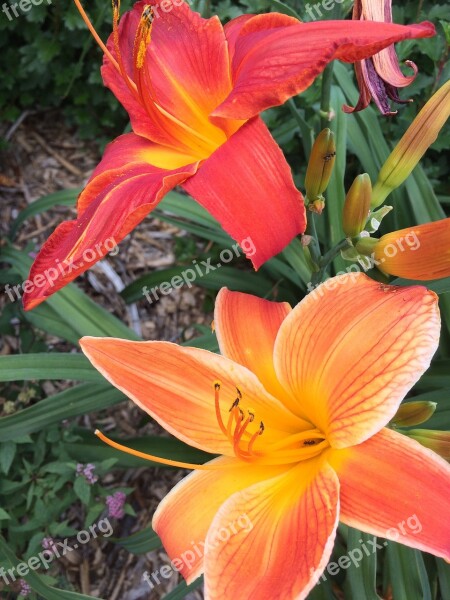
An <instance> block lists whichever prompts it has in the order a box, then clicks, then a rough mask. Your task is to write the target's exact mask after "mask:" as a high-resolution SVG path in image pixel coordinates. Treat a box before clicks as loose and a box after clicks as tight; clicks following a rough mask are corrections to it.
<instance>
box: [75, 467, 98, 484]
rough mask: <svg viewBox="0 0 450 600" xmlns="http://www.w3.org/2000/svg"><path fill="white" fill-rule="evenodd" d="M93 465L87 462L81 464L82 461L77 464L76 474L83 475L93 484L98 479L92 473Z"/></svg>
mask: <svg viewBox="0 0 450 600" xmlns="http://www.w3.org/2000/svg"><path fill="white" fill-rule="evenodd" d="M94 470H95V465H93V464H92V463H88V464H87V465H83V464H82V463H78V464H77V475H83V476H84V478H85V479H86V481H87V482H88V483H90V484H91V485H93V484H94V483H96V482H97V481H98V477H97V475H94Z"/></svg>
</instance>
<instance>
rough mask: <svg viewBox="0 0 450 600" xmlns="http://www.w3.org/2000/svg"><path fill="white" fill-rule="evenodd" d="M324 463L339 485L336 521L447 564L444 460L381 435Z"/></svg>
mask: <svg viewBox="0 0 450 600" xmlns="http://www.w3.org/2000/svg"><path fill="white" fill-rule="evenodd" d="M328 461H329V463H330V465H331V466H332V467H333V468H334V469H335V471H336V473H337V475H338V477H339V480H340V483H341V495H340V498H341V515H340V519H341V521H343V522H344V523H346V524H347V525H350V526H351V527H356V528H357V529H361V530H362V531H366V532H368V533H371V534H373V535H376V536H380V537H384V538H387V539H391V540H394V541H399V542H401V543H402V544H405V545H407V546H411V547H412V548H418V549H419V550H423V551H425V552H431V553H432V554H434V555H436V556H441V557H443V558H445V559H447V560H450V520H449V519H448V518H447V515H448V499H449V497H450V466H449V465H448V464H447V463H446V462H445V460H443V459H442V458H440V457H439V456H438V455H437V454H435V453H434V452H431V450H428V449H427V448H423V447H422V446H421V445H420V444H419V443H417V442H415V441H414V440H410V439H408V438H407V437H405V436H403V435H401V434H399V433H396V432H395V431H391V430H389V429H382V430H381V431H380V432H379V433H377V434H376V435H375V436H374V437H373V438H371V439H370V440H368V441H366V442H364V443H363V444H360V445H359V446H355V447H353V448H347V449H345V450H330V451H329V452H328Z"/></svg>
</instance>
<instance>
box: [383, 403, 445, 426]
mask: <svg viewBox="0 0 450 600" xmlns="http://www.w3.org/2000/svg"><path fill="white" fill-rule="evenodd" d="M436 407H437V404H436V402H428V401H425V400H417V401H415V402H406V403H405V404H402V405H401V406H400V408H399V409H398V411H397V413H396V414H395V416H394V418H393V419H392V421H391V423H392V424H393V425H396V426H397V427H414V425H420V424H421V423H425V421H428V419H430V418H431V417H432V416H433V413H434V411H435V410H436Z"/></svg>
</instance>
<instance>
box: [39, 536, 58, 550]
mask: <svg viewBox="0 0 450 600" xmlns="http://www.w3.org/2000/svg"><path fill="white" fill-rule="evenodd" d="M41 545H42V547H43V548H44V550H50V552H54V547H55V540H54V539H53V538H51V537H45V538H44V539H43V540H42V542H41Z"/></svg>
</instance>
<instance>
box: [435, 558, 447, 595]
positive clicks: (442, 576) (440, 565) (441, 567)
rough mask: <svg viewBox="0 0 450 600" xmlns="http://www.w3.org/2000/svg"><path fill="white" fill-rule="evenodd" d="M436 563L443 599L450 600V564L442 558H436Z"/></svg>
mask: <svg viewBox="0 0 450 600" xmlns="http://www.w3.org/2000/svg"><path fill="white" fill-rule="evenodd" d="M436 565H437V571H438V579H439V588H440V591H441V595H442V600H450V565H449V564H447V563H446V562H445V560H443V559H442V558H436Z"/></svg>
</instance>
